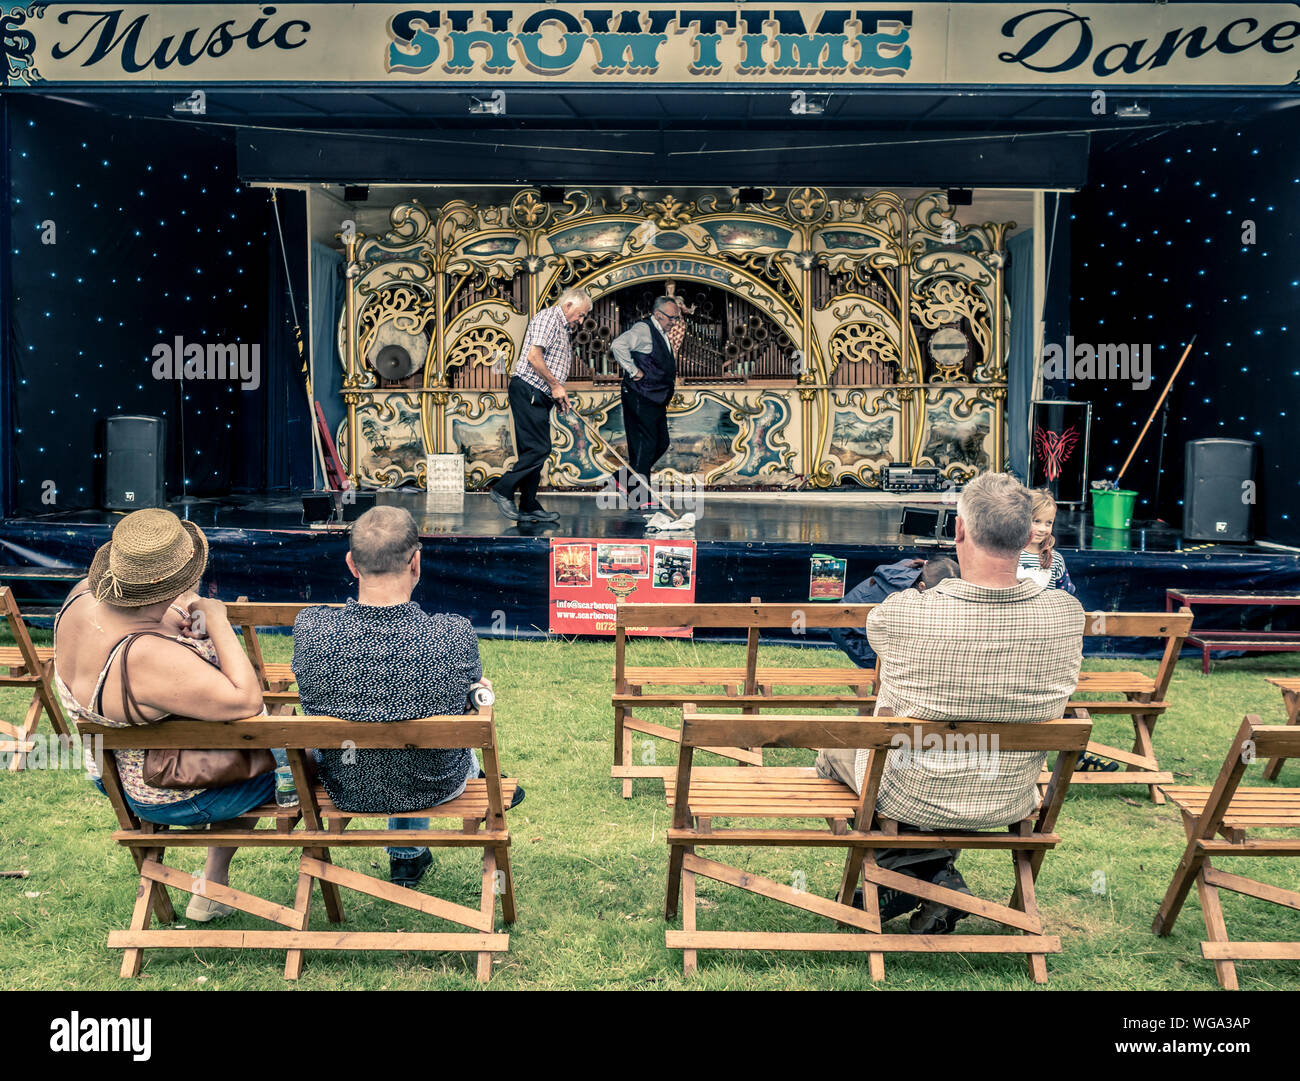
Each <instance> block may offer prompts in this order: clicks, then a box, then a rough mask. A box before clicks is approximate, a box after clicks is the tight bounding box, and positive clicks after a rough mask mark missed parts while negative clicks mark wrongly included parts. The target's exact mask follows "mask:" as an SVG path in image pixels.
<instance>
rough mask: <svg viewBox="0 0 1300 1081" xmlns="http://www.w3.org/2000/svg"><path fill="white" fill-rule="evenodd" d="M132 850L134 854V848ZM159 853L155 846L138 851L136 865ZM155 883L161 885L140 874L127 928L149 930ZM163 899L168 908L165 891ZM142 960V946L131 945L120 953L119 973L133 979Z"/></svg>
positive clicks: (138, 972)
mask: <svg viewBox="0 0 1300 1081" xmlns="http://www.w3.org/2000/svg"><path fill="white" fill-rule="evenodd" d="M132 851H133V854H134V852H135V850H132ZM160 853H161V850H160V849H155V848H146V849H143V850H142V851H140V853H139V855H138V857H137V860H136V865H137V866H143V864H144V863H145V862H146V861H147V860H153V859H158V858H160ZM155 885H158V886H159V887H161V883H154V882H151V881H150V880H149V879H147V878H145V877H144V875H141V876H140V888H139V890H138V891H137V892H136V895H135V907H134V908H133V909H132V910H131V922H130V923H129V924H128V925H127V929H128V930H131V931H147V930H149V924H150V922H151V921H152V919H153V913H154V906H155V904H156V903H157V894H156V893H155V891H154V886H155ZM163 899H164V901H166V906H167V908H168V909H170V908H171V901H170V900H169V899H167V894H166V892H165V891H164V893H163ZM172 918H173V919H174V918H175V913H173V914H172ZM143 961H144V949H143V947H131V948H129V949H127V950H125V951H124V952H123V954H122V968H121V971H120V975H121V977H122V979H124V980H133V979H135V978H136V977H137V976H139V975H140V965H141V964H142V963H143Z"/></svg>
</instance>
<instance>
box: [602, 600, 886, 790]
mask: <svg viewBox="0 0 1300 1081" xmlns="http://www.w3.org/2000/svg"><path fill="white" fill-rule="evenodd" d="M874 607H875V605H872V604H823V603H821V602H816V601H810V602H808V603H806V604H764V603H763V602H762V601H760V600H759V598H757V597H754V598H752V599H751V600H750V603H749V604H620V605H619V606H618V611H617V615H616V619H615V635H614V694H613V705H614V766H613V769H612V770H611V771H610V776H612V777H615V778H621V779H622V781H623V797H624V798H625V799H626V798H628V797H630V796H631V795H632V782H633V780H634V779H635V778H639V777H647V778H660V779H665V778H668V777H671V776H672V773H673V767H672V766H657V765H655V764H653V763H652V762H639V763H638V762H635V761H634V759H635V757H636V754H635V749H634V746H633V742H634V741H633V740H631V739H629V738H628V735H627V733H628V732H639V733H641V734H642V735H646V736H653V737H655V738H657V739H662V740H667V741H669V742H671V743H676V742H677V738H678V733H677V731H676V729H673V728H669V727H668V726H666V725H662V724H656V723H654V722H653V721H649V720H646V719H645V718H644V717H642V716H640V715H639V713H640V711H641V710H644V709H672V710H678V709H680V708H681V706H682V705H683V704H684V703H685V702H687V701H690V702H695V703H696V704H697V705H724V706H725V707H727V708H728V709H735V708H739V709H742V710H743V711H744V712H745V713H757V712H758V711H759V710H761V709H772V708H790V707H793V708H796V709H833V708H843V707H847V708H850V709H856V710H857V712H858V713H859V714H867V713H870V712H871V710H872V709H873V708H874V707H875V703H876V699H875V691H876V686H877V684H878V681H879V669H878V668H858V667H857V666H855V665H841V666H837V667H834V668H807V667H803V668H776V667H768V666H763V667H760V666H759V664H758V645H759V633H760V630H762V629H763V628H767V629H769V630H781V631H784V632H785V633H786V634H792V633H793V634H802V633H804V632H805V631H806V630H818V629H829V628H833V627H853V628H857V629H861V628H862V627H863V626H864V625H865V624H866V621H867V613H868V612H870V611H871V609H872V608H874ZM644 627H727V628H735V629H737V630H741V631H744V632H745V635H746V648H745V664H744V667H743V668H704V667H701V668H696V667H691V666H657V667H629V666H628V665H627V638H628V631H629V629H639V628H644ZM777 687H797V688H800V689H803V688H807V689H809V690H811V691H812V693H809V694H789V693H782V694H777V693H776V688H777ZM709 688H720V689H721V690H720V693H719V692H710V690H709ZM832 688H843V691H836V692H832ZM845 692H847V693H845ZM634 711H636V712H634ZM704 749H706V750H709V751H711V752H712V753H714V754H717V755H720V756H722V757H724V758H729V759H732V760H733V761H735V762H739V763H741V764H742V765H762V763H763V757H762V753H761V752H759V751H756V750H754V749H752V748H745V747H709V748H704Z"/></svg>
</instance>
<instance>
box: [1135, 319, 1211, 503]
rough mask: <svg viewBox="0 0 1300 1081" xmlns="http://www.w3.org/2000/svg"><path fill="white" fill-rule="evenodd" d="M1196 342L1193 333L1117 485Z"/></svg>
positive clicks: (1143, 426)
mask: <svg viewBox="0 0 1300 1081" xmlns="http://www.w3.org/2000/svg"><path fill="white" fill-rule="evenodd" d="M1195 344H1196V335H1195V334H1193V335H1192V340H1191V341H1190V342H1188V343H1187V348H1186V349H1184V350H1183V355H1182V356H1181V357H1180V358H1179V359H1178V363H1177V365H1175V366H1174V370H1173V372H1172V373H1171V374H1170V376H1169V382H1168V383H1166V384H1165V389H1164V390H1162V391H1161V392H1160V397H1159V398H1158V399H1156V404H1155V407H1154V408H1153V409H1152V410H1151V415H1150V416H1149V417H1147V422H1146V423H1145V424H1144V425H1142V430H1141V431H1140V432H1138V437H1137V442H1136V443H1134V444H1133V449H1132V450H1131V451H1129V452H1128V457H1127V458H1125V459H1124V464H1123V466H1121V467H1120V471H1119V475H1118V476H1116V477H1115V484H1116V486H1117V487H1118V485H1119V482H1120V481H1121V480H1123V479H1124V470H1126V469H1127V468H1128V467H1129V463H1130V462H1131V461H1133V455H1135V454H1136V453H1137V452H1138V447H1140V446H1141V445H1142V438H1143V436H1145V435H1146V434H1147V429H1148V428H1150V427H1151V422H1152V421H1153V420H1155V419H1156V413H1158V412H1159V411H1160V407H1161V406H1162V405H1163V404H1164V401H1165V395H1167V394H1168V393H1169V390H1170V388H1171V387H1172V386H1173V385H1174V380H1175V379H1177V378H1178V373H1179V372H1180V371H1182V367H1183V362H1184V361H1185V360H1186V359H1187V357H1188V355H1189V354H1190V353H1191V351H1192V346H1193V345H1195Z"/></svg>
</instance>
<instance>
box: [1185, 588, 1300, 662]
mask: <svg viewBox="0 0 1300 1081" xmlns="http://www.w3.org/2000/svg"><path fill="white" fill-rule="evenodd" d="M1184 604H1185V605H1187V607H1188V608H1192V607H1193V606H1194V605H1198V604H1217V605H1230V606H1232V607H1235V608H1251V607H1273V606H1277V607H1287V606H1290V605H1296V604H1300V592H1297V593H1251V592H1248V591H1245V590H1238V591H1227V592H1222V593H1191V592H1188V591H1187V590H1183V589H1166V590H1165V611H1166V612H1173V611H1175V610H1176V608H1177V606H1179V605H1184ZM1187 644H1188V645H1189V646H1196V647H1197V648H1198V649H1199V650H1200V651H1201V671H1202V672H1203V673H1204V674H1205V675H1207V676H1208V675H1209V674H1210V651H1211V650H1216V649H1217V650H1220V651H1226V650H1236V651H1238V652H1242V653H1295V652H1297V651H1300V631H1206V630H1196V629H1195V627H1193V630H1192V633H1191V634H1189V635H1188V636H1187Z"/></svg>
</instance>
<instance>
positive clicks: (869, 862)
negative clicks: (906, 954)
mask: <svg viewBox="0 0 1300 1081" xmlns="http://www.w3.org/2000/svg"><path fill="white" fill-rule="evenodd" d="M851 856H852V853H850V857H851ZM858 863H859V866H861V867H874V866H875V865H876V853H875V850H874V849H871V848H868V849H866V851H865V852H864V853H863V855H862V859H861V860H859V861H858ZM852 901H853V894H852V893H850V894H849V900H848V901H847V902H845V903H846V904H848V903H851V902H852ZM862 908H863V910H864V911H865V912H866V913H867V915H868V916H870V917H871V918H872V920H873V921H874V922H875V925H876V933H877V934H879V933H880V932H881V931H883V930H884V927H883V926H882V925H881V922H880V891H879V890H878V889H877V888H876V884H875V883H874V882H869V881H864V882H863V883H862ZM867 973H868V975H870V976H871V982H872V983H883V982H884V980H885V955H884V954H883V953H869V954H867Z"/></svg>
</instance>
